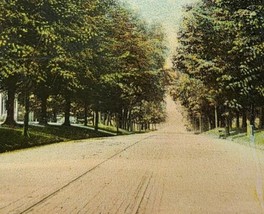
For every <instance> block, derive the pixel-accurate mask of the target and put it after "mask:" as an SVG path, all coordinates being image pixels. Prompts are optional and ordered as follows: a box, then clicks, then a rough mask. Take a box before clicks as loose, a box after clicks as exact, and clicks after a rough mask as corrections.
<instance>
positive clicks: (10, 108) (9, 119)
mask: <svg viewBox="0 0 264 214" xmlns="http://www.w3.org/2000/svg"><path fill="white" fill-rule="evenodd" d="M7 95H8V100H7V101H6V110H7V116H6V120H5V122H4V124H5V125H8V126H15V125H16V121H15V119H14V115H15V110H14V108H15V105H14V102H15V89H14V88H12V87H10V88H9V89H8V91H7Z"/></svg>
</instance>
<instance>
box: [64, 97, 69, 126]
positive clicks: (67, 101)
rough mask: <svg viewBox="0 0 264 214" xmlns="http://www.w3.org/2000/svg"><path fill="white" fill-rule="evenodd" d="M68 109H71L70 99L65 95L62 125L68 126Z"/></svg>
mask: <svg viewBox="0 0 264 214" xmlns="http://www.w3.org/2000/svg"><path fill="white" fill-rule="evenodd" d="M70 111H71V101H70V99H69V98H68V97H67V98H66V100H65V112H64V117H65V120H64V123H63V125H64V126H70V125H71V122H70Z"/></svg>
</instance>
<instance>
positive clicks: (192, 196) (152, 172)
mask: <svg viewBox="0 0 264 214" xmlns="http://www.w3.org/2000/svg"><path fill="white" fill-rule="evenodd" d="M167 103H168V105H167V106H168V108H167V110H168V120H167V122H166V123H165V124H163V125H162V126H161V127H160V129H159V131H157V132H151V133H147V134H139V135H131V136H118V137H111V138H101V139H96V140H94V139H93V140H81V141H76V142H69V143H61V144H55V145H49V146H44V147H41V148H34V149H28V150H24V151H18V152H12V153H7V154H2V155H0V172H1V174H0V213H4V214H5V213H37V214H39V213H44V214H47V213H49V214H52V213H63V214H65V213H71V214H72V213H88V214H92V213H96V214H99V213H110V214H112V213H121V214H123V213H149V214H155V213H161V214H170V213H172V214H175V213H177V214H178V213H232V214H233V213H257V214H258V213H264V205H263V204H264V201H263V192H264V188H263V187H264V179H263V178H264V153H263V151H258V150H254V149H252V148H249V147H246V146H242V145H239V144H235V143H231V142H228V141H224V140H218V139H210V138H207V137H205V136H198V135H193V134H191V133H187V132H186V131H185V127H184V125H183V119H182V114H181V113H180V112H179V111H178V110H179V109H180V108H177V107H176V106H175V104H174V103H173V102H172V101H171V100H170V99H168V100H167Z"/></svg>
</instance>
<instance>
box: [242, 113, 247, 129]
mask: <svg viewBox="0 0 264 214" xmlns="http://www.w3.org/2000/svg"><path fill="white" fill-rule="evenodd" d="M242 128H243V129H245V128H247V112H246V110H245V109H244V110H243V112H242Z"/></svg>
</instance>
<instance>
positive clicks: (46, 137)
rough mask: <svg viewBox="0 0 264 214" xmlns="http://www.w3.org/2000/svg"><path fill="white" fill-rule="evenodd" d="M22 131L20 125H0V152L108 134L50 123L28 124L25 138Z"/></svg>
mask: <svg viewBox="0 0 264 214" xmlns="http://www.w3.org/2000/svg"><path fill="white" fill-rule="evenodd" d="M22 133H23V128H22V127H21V126H17V127H15V128H8V127H1V126H0V153H2V152H7V151H12V150H17V149H23V148H29V147H34V146H41V145H47V144H51V143H58V142H65V141H70V140H78V139H87V138H96V137H106V136H110V134H107V133H102V132H97V133H96V132H94V131H93V130H89V129H85V128H81V127H75V126H70V127H64V126H50V125H49V126H46V127H41V126H30V128H29V137H28V138H25V137H24V136H23V135H22Z"/></svg>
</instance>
